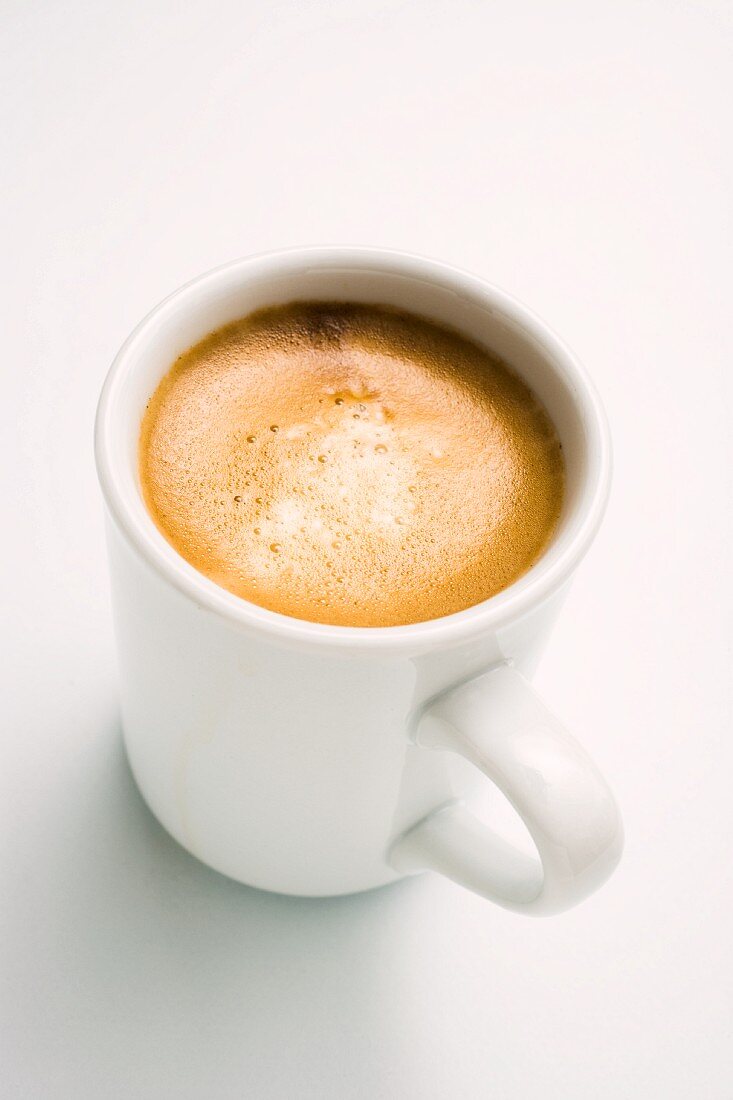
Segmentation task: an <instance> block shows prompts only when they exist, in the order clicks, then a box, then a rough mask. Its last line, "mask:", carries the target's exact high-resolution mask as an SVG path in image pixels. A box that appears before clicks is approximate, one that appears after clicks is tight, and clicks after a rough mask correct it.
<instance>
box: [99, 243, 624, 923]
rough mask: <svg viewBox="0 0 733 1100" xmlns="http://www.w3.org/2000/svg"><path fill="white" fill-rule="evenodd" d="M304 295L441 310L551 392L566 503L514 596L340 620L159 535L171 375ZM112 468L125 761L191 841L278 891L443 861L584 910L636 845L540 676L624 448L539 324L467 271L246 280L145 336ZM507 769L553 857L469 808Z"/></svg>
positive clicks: (269, 264) (380, 257)
mask: <svg viewBox="0 0 733 1100" xmlns="http://www.w3.org/2000/svg"><path fill="white" fill-rule="evenodd" d="M296 299H311V300H313V299H322V300H330V301H334V300H344V301H360V302H367V303H380V304H384V305H390V306H395V307H398V308H402V309H406V310H410V311H413V312H415V313H419V314H422V315H424V316H427V317H429V318H432V319H434V320H436V321H438V322H441V323H443V324H447V325H449V326H452V327H453V328H456V329H458V330H459V331H461V332H462V333H464V334H465V335H466V336H468V337H470V338H471V339H473V340H475V341H476V342H478V343H479V344H483V345H485V346H486V347H488V348H490V349H491V350H492V351H494V352H495V353H497V354H498V355H500V356H501V357H502V358H503V359H504V360H505V361H506V362H508V363H509V364H510V365H511V367H512V368H513V369H514V370H515V371H517V373H519V374H520V375H521V376H522V377H523V378H524V379H525V381H526V382H527V383H528V384H529V385H530V387H531V388H532V389H533V390H534V392H535V393H536V394H537V395H538V396H539V398H540V399H541V401H542V402H543V403H544V405H545V407H546V408H547V409H548V411H549V413H550V415H551V417H552V419H553V421H554V423H555V425H556V427H557V430H558V433H559V435H560V439H561V442H562V446H563V451H564V455H565V461H566V478H567V481H566V499H565V504H564V510H563V514H562V516H561V520H560V524H559V527H558V530H557V532H556V535H555V537H554V539H553V541H552V543H551V545H550V547H549V548H548V549H547V551H546V552H545V553H544V554H543V556H542V557H541V558H540V560H539V561H538V562H537V563H536V564H535V565H534V566H533V568H532V569H531V570H529V572H528V573H526V574H525V575H524V576H523V577H521V578H520V579H519V580H518V581H517V582H515V583H514V584H512V585H511V586H510V587H508V588H507V589H505V590H504V591H503V592H500V593H499V594H498V595H496V596H493V597H492V598H491V599H489V600H486V601H485V602H483V603H480V604H477V605H475V606H473V607H470V608H468V609H466V610H465V611H461V612H458V613H456V614H453V615H448V616H445V617H444V618H440V619H434V620H431V621H428V622H422V623H415V624H412V625H408V626H397V627H376V628H373V627H342V626H328V625H324V624H319V623H311V622H305V621H303V620H299V619H294V618H290V617H288V616H284V615H280V614H277V613H276V612H272V611H268V610H266V609H264V608H261V607H258V606H256V605H255V604H251V603H249V602H247V601H246V600H243V599H241V598H239V597H237V596H235V595H233V594H231V593H229V592H227V591H226V590H224V589H223V588H220V587H219V586H217V585H216V584H214V583H213V582H212V581H210V580H208V579H207V578H206V577H204V576H203V575H202V574H200V573H198V572H197V571H196V570H195V569H194V568H193V567H192V566H190V565H189V564H188V563H187V562H186V561H184V560H183V559H182V558H181V557H180V556H179V555H178V554H177V553H176V551H175V550H174V549H173V547H172V546H171V545H170V544H169V543H168V542H167V541H166V540H165V538H164V537H163V536H162V534H161V533H160V532H159V531H158V530H157V528H156V526H155V524H154V523H153V521H152V519H151V517H150V516H149V514H148V512H147V510H146V508H145V505H144V503H143V499H142V495H141V491H140V485H139V480H138V471H137V446H138V436H139V430H140V422H141V418H142V415H143V411H144V409H145V406H146V403H147V402H148V400H149V398H150V396H151V394H152V393H153V391H154V390H155V388H156V386H157V384H158V382H159V381H160V379H161V378H162V377H163V375H164V374H165V373H166V372H167V370H168V369H169V367H170V365H171V364H172V363H173V361H174V360H175V359H176V358H177V357H178V356H179V355H180V354H181V353H182V352H184V351H185V350H186V349H187V348H189V347H190V346H191V345H192V344H194V343H196V342H197V341H198V340H200V339H201V338H202V337H204V336H205V335H206V334H207V333H209V332H211V331H212V330H213V329H216V328H218V327H220V326H222V325H224V324H226V323H227V322H229V321H233V320H235V319H237V318H239V317H242V316H244V315H246V314H247V313H250V312H251V311H253V310H255V309H260V308H262V307H264V306H271V305H277V304H281V303H285V302H289V301H293V300H296ZM96 458H97V469H98V474H99V480H100V484H101V487H102V492H103V495H104V500H105V503H106V511H107V531H108V547H109V559H110V573H111V583H112V595H113V607H114V618H115V628H116V635H117V643H118V651H119V666H120V692H121V701H122V718H123V727H124V734H125V744H126V747H127V753H128V756H129V760H130V764H131V767H132V770H133V773H134V775H135V778H136V781H137V783H138V786H139V787H140V790H141V792H142V794H143V797H144V798H145V800H146V801H147V803H148V805H149V806H150V808H151V810H152V811H153V813H154V814H155V815H156V817H157V818H158V819H159V820H160V821H161V823H162V824H163V825H164V826H165V828H166V829H168V831H169V832H170V833H171V834H172V835H173V836H174V837H175V838H176V839H177V840H178V841H179V842H180V843H181V844H182V845H184V847H186V848H187V849H188V850H189V851H191V852H192V853H193V854H194V855H196V856H197V857H198V858H199V859H201V860H203V861H204V862H205V863H207V864H209V865H210V866H212V867H214V868H216V869H217V870H219V871H221V872H223V873H224V874H226V875H230V876H231V877H233V878H235V879H238V880H240V881H242V882H246V883H248V884H250V885H253V886H258V887H261V888H263V889H267V890H274V891H279V892H283V893H290V894H301V895H308V896H314V895H328V894H343V893H351V892H353V891H357V890H365V889H369V888H371V887H374V886H379V885H382V884H384V883H387V882H390V881H393V880H394V879H397V878H399V877H400V876H402V875H404V874H410V873H414V872H418V871H422V870H427V869H432V870H433V871H437V872H439V873H441V874H443V875H446V876H447V877H449V878H451V879H453V880H455V881H456V882H459V883H461V884H462V885H464V886H466V887H468V888H469V889H471V890H474V891H476V892H477V893H479V894H482V895H483V896H484V897H487V898H490V899H491V900H493V901H495V902H497V903H498V904H499V905H502V906H504V907H505V908H508V909H514V910H517V911H521V912H526V913H533V914H544V913H553V912H558V911H561V910H563V909H567V908H568V907H570V906H572V905H574V904H575V903H577V902H578V901H580V900H581V899H582V898H583V897H585V896H586V895H588V894H589V893H591V892H592V891H593V890H595V889H596V888H597V887H598V886H599V885H600V884H601V883H602V882H603V881H604V880H605V879H606V878H607V877H608V875H609V874H610V873H611V871H612V870H613V868H614V867H615V865H616V863H617V862H618V860H619V857H620V854H621V848H622V843H623V841H622V828H621V822H620V818H619V815H618V811H617V809H616V805H615V803H614V800H613V797H612V795H611V793H610V791H609V789H608V787H607V785H606V783H605V781H604V780H603V778H602V776H601V775H600V774H599V772H598V770H597V769H596V767H595V765H594V764H593V763H592V762H591V760H590V759H589V758H588V756H587V755H586V753H585V752H584V751H583V750H582V749H581V747H580V746H579V745H578V744H577V743H576V742H575V741H574V740H573V738H572V737H570V735H569V734H568V733H566V732H565V730H564V729H563V727H562V726H561V724H560V723H559V722H558V721H557V719H556V718H554V717H553V716H552V715H551V714H550V713H549V711H548V710H547V708H546V707H545V706H544V704H543V703H542V702H541V700H540V699H539V698H538V697H537V695H536V694H535V692H534V690H533V689H532V687H531V686H530V684H529V682H528V677H529V676H530V675H531V673H532V672H533V670H534V667H535V663H536V661H537V658H538V656H539V652H540V650H541V648H542V646H543V645H544V642H545V639H546V637H547V635H548V632H549V629H550V627H551V625H552V622H553V620H554V618H555V616H556V614H557V612H558V610H559V607H560V604H561V602H562V598H563V595H564V592H565V590H566V588H567V585H568V583H569V581H570V578H571V576H572V574H573V572H574V570H575V568H576V567H577V565H578V563H579V561H580V560H581V558H582V557H583V555H584V553H585V551H586V550H587V549H588V546H589V544H590V542H591V540H592V539H593V536H594V534H595V532H596V530H597V528H598V525H599V523H600V521H601V518H602V515H603V512H604V509H605V503H606V498H607V494H608V485H609V476H610V444H609V438H608V430H607V426H606V422H605V417H604V415H603V411H602V408H601V405H600V402H599V399H598V396H597V394H596V392H595V390H594V388H593V386H592V384H591V383H590V381H589V379H588V377H587V375H586V373H585V371H584V370H583V368H582V367H581V366H580V364H579V363H578V361H577V360H576V358H575V357H574V355H573V354H572V353H571V352H570V351H569V349H568V348H567V347H566V346H565V345H564V344H563V343H562V342H561V341H560V340H559V339H558V338H557V337H556V336H555V335H554V334H553V333H552V332H551V331H550V330H549V329H548V328H547V327H546V326H545V325H544V324H543V323H542V322H541V321H539V320H538V318H537V317H535V316H534V315H533V314H532V313H531V312H530V311H528V310H527V309H525V308H524V307H523V306H522V305H520V304H519V303H518V302H517V301H515V300H514V299H512V298H511V297H509V296H508V295H506V294H504V293H503V292H502V291H500V290H498V289H496V288H495V287H493V286H491V285H489V284H488V283H486V282H484V281H483V280H481V279H478V278H476V277H474V276H471V275H468V274H466V273H464V272H462V271H459V270H457V269H455V268H453V267H450V266H448V265H446V264H442V263H438V262H435V261H432V260H427V259H423V258H421V257H417V256H411V255H406V254H403V253H397V252H390V251H384V250H381V249H371V248H346V247H334V248H302V249H291V250H287V251H284V252H278V253H270V254H266V255H262V256H255V257H252V258H248V259H244V260H240V261H236V262H234V263H231V264H227V265H226V266H224V267H220V268H218V269H216V270H215V271H212V272H209V273H208V274H206V275H202V276H201V277H200V278H197V279H195V280H193V282H190V283H188V284H187V285H186V286H184V287H183V288H181V289H180V290H178V291H176V292H175V293H174V294H172V295H171V296H170V297H169V298H167V299H166V300H165V301H164V302H162V303H161V304H160V305H159V306H158V307H157V308H156V309H154V310H153V312H152V313H150V314H149V316H148V317H147V318H146V319H145V320H144V321H143V322H142V323H141V324H140V325H139V326H138V328H137V329H135V331H134V332H133V333H132V335H131V336H130V337H129V339H128V340H127V342H126V343H125V344H124V346H123V347H122V349H121V350H120V352H119V354H118V356H117V358H116V359H115V362H114V364H113V366H112V368H111V370H110V372H109V375H108V377H107V380H106V382H105V385H104V389H103V392H102V396H101V399H100V403H99V409H98V413H97V423H96ZM480 474H481V471H477V476H480ZM487 777H488V779H489V780H491V781H492V782H493V783H494V784H495V785H496V786H497V787H498V788H500V790H501V791H502V792H503V793H504V795H506V797H507V799H508V800H509V802H510V803H511V804H512V805H513V807H514V809H515V810H516V811H517V813H518V814H519V816H520V818H521V819H522V821H523V822H524V824H525V825H526V828H527V830H528V832H529V834H530V836H531V838H532V841H533V842H534V845H535V847H536V855H535V856H530V855H528V854H526V853H525V852H524V851H522V850H520V849H519V848H518V847H516V846H514V845H512V844H510V843H509V842H508V841H507V840H505V839H504V838H502V836H500V835H499V834H498V833H497V832H496V831H494V830H492V829H490V828H489V827H488V826H487V825H486V824H483V823H482V822H481V820H480V819H479V817H477V816H476V815H475V814H474V813H473V812H472V807H474V805H475V804H477V802H478V799H479V797H480V796H481V794H482V793H485V786H486V778H487Z"/></svg>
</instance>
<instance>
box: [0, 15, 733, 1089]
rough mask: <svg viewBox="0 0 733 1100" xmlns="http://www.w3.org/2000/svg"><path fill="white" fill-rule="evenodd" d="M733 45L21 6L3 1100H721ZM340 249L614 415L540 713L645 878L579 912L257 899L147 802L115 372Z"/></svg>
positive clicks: (730, 790)
mask: <svg viewBox="0 0 733 1100" xmlns="http://www.w3.org/2000/svg"><path fill="white" fill-rule="evenodd" d="M730 13H731V9H730V6H729V5H728V4H726V3H725V2H720V3H714V2H697V3H695V2H692V0H688V2H682V0H677V2H674V0H667V2H664V3H662V2H658V3H655V2H652V0H647V2H637V3H629V2H623V0H622V2H618V0H617V2H615V3H613V4H611V3H608V4H605V3H600V2H590V3H589V2H585V3H581V2H577V3H571V2H556V3H539V2H537V3H532V2H528V0H521V2H519V3H517V2H512V3H509V2H506V3H492V2H468V0H453V2H449V0H443V2H433V3H427V2H422V3H420V2H417V0H410V2H408V0H405V2H400V3H386V2H384V0H369V2H366V0H344V2H342V3H328V2H326V0H323V2H321V3H316V2H310V0H309V2H306V0H299V2H292V3H284V2H269V3H265V2H258V3H252V2H247V0H237V2H234V0H233V2H229V3H228V2H220V0H210V2H208V3H194V2H185V3H184V2H181V0H176V2H172V0H171V2H164V0H155V2H153V3H151V2H150V0H127V2H125V3H122V2H120V3H112V2H111V0H106V2H104V0H97V2H94V3H92V2H88V3H84V2H81V0H68V2H60V0H59V2H52V0H46V2H44V3H39V2H38V0H35V2H33V0H17V2H3V3H1V4H0V21H1V28H0V29H1V39H2V46H1V49H2V56H1V57H0V72H1V73H2V77H1V78H0V79H1V82H2V85H1V87H0V112H1V114H2V118H1V119H0V123H1V125H0V133H1V134H2V142H3V144H4V145H5V147H6V149H5V156H4V157H3V160H4V166H5V177H4V178H5V183H4V198H3V201H2V207H1V209H0V219H2V223H3V227H4V235H3V240H4V244H3V249H2V265H1V267H0V279H1V281H2V290H1V293H0V302H1V303H2V306H3V307H4V308H5V309H6V311H7V313H6V320H5V323H4V326H3V336H2V344H1V345H0V347H1V352H2V386H1V388H0V395H1V402H0V409H1V411H2V420H3V428H2V434H1V436H0V446H1V447H2V461H1V463H0V468H1V469H2V477H3V489H2V498H1V501H2V503H1V505H0V516H2V524H3V534H2V537H1V540H0V545H1V546H2V553H3V568H2V574H1V575H2V585H3V594H2V604H1V606H2V630H3V644H4V645H7V652H6V653H5V654H4V657H3V660H2V664H1V665H0V667H1V668H2V677H3V680H4V681H5V685H4V693H3V700H4V701H3V706H2V728H1V729H0V738H1V740H2V747H3V752H4V756H5V762H4V765H3V775H4V780H3V786H4V794H3V801H2V805H3V827H2V843H3V847H4V861H3V862H4V866H5V867H7V868H8V874H7V875H6V883H5V886H4V887H3V898H2V920H3V951H4V953H5V956H6V957H5V960H4V966H3V973H4V977H5V984H4V986H3V994H2V1007H3V1010H4V1029H3V1046H4V1048H5V1050H4V1056H3V1058H2V1065H3V1068H2V1069H1V1070H0V1074H2V1084H1V1085H0V1092H2V1095H3V1097H4V1098H6V1097H7V1098H8V1100H11V1098H12V1100H16V1098H17V1100H46V1098H50V1100H56V1098H64V1100H65V1098H73V1100H87V1098H91V1100H97V1098H102V1097H104V1098H105V1100H107V1098H110V1100H117V1098H125V1100H127V1098H134V1100H138V1098H140V1100H147V1098H155V1100H157V1098H162V1100H167V1098H168V1097H171V1098H172V1097H175V1098H177V1100H178V1098H181V1100H188V1098H196V1100H198V1098H205V1100H219V1098H229V1097H231V1098H239V1097H244V1096H246V1097H254V1098H264V1100H269V1098H278V1100H279V1098H285V1100H291V1098H295V1100H300V1098H305V1100H310V1098H313V1100H316V1098H317V1100H323V1098H326V1100H331V1098H335V1100H350V1098H359V1100H362V1098H363V1100H374V1098H379V1100H381V1098H389V1100H392V1098H395V1100H405V1098H407V1100H412V1098H415V1100H433V1098H436V1100H437V1098H441V1100H442V1098H444V1097H446V1098H452V1097H456V1098H461V1100H464V1098H470V1100H473V1098H481V1100H484V1098H487V1097H488V1098H492V1100H494V1098H497V1100H504V1098H508V1100H514V1098H518V1100H519V1098H521V1100H535V1098H537V1100H586V1098H588V1097H592V1098H593V1100H606V1098H608V1100H611V1098H612V1100H620V1098H628V1097H631V1098H639V1100H657V1098H659V1100H677V1098H680V1100H688V1098H692V1097H694V1098H695V1100H727V1098H730V1097H731V1096H733V1042H732V1040H733V965H732V961H733V960H732V959H731V955H732V952H731V943H732V938H733V937H732V936H731V932H730V920H731V909H732V906H731V902H732V901H733V889H732V887H731V873H732V866H733V847H732V843H731V836H732V833H733V813H732V811H731V805H732V804H733V739H732V738H731V717H732V714H731V703H730V687H729V685H730V658H731V653H730V642H731V626H730V622H731V598H730V597H731V593H730V587H729V579H728V576H729V572H728V571H729V555H728V543H729V541H730V526H731V514H730V491H729V490H730V485H729V483H727V482H726V469H725V468H726V463H728V464H729V463H730V459H731V453H730V448H729V446H728V443H727V436H728V433H729V430H730V422H731V411H732V410H731V403H730V390H729V389H728V392H727V394H726V388H727V387H728V380H729V377H730V373H731V369H732V367H731V352H732V350H733V349H732V348H731V341H730V330H731V304H730V292H731V286H730V266H731V265H730V259H731V253H730V246H731V243H732V234H731V225H730V203H731V189H732V187H733V179H732V175H733V173H732V172H731V168H732V167H733V156H732V150H731V140H730V124H731V110H730V101H731V96H732V94H733V82H732V81H731V79H730V75H729V74H730V70H731V22H730V18H729V17H730ZM334 242H335V243H354V244H358V243H363V244H375V245H384V246H391V247H396V248H403V249H408V250H412V251H417V252H421V253H425V254H428V255H432V256H436V257H439V258H442V259H445V260H448V261H451V262H453V263H456V264H459V265H461V266H463V267H466V268H468V269H470V270H473V271H475V272H477V273H479V274H481V275H484V276H486V277H488V278H489V279H491V280H492V281H494V282H496V283H498V284H499V285H501V286H503V287H504V288H505V289H507V290H509V291H510V292H512V293H514V294H515V295H517V296H518V297H519V298H521V299H523V300H524V301H526V302H527V303H528V304H529V305H530V306H532V307H533V308H534V309H536V310H537V312H538V313H539V314H540V315H541V316H543V317H544V318H545V319H546V320H548V321H549V322H550V324H551V325H552V326H553V327H555V328H556V329H557V330H558V331H559V332H560V333H561V334H562V335H563V336H564V337H565V338H566V339H567V340H568V341H569V343H570V344H571V345H572V346H573V347H574V348H575V350H576V351H577V352H578V353H579V354H580V356H581V358H582V359H583V360H584V361H585V362H586V364H587V365H588V367H589V369H590V371H591V373H592V374H593V376H594V377H595V379H596V381H597V383H598V386H599V388H600V390H601V393H602V395H603V397H604V399H605V401H606V403H607V406H608V410H609V415H610V420H611V424H612V429H613V434H614V442H615V451H616V474H615V484H614V490H613V496H612V501H611V506H610V509H609V513H608V517H607V521H606V523H605V525H604V527H603V529H602V532H601V534H600V536H599V538H598V540H597V542H596V544H595V545H594V547H593V549H592V550H591V553H590V554H589V556H588V558H587V559H586V561H585V563H584V565H583V566H582V568H581V570H580V573H579V575H578V578H577V581H576V584H575V587H574V589H573V591H572V592H571V595H570V598H569V600H568V602H567V605H566V608H565V613H564V616H563V618H562V620H561V622H560V624H559V626H558V628H557V630H556V632H555V634H554V636H553V638H552V640H551V643H550V646H549V649H548V651H547V654H546V657H545V659H544V662H543V664H542V666H541V668H540V671H539V674H538V678H537V682H538V684H539V686H540V689H541V690H542V691H543V692H544V694H545V696H546V697H547V699H548V701H549V702H550V704H551V705H552V707H553V709H555V710H556V711H557V712H558V713H560V714H561V715H563V716H564V717H565V718H566V719H567V721H568V723H569V724H570V726H571V727H572V728H573V729H575V730H576V731H577V733H578V735H579V736H580V737H581V739H582V740H583V741H584V743H585V744H586V746H587V747H588V748H589V750H590V751H591V753H592V754H593V755H594V756H595V758H596V760H597V761H598V763H599V764H600V766H601V768H602V769H603V771H604V772H605V773H606V774H607V776H608V778H609V781H610V782H611V784H612V786H613V787H614V789H615V791H616V793H617V795H618V798H619V801H620V803H621V806H622V809H623V812H624V816H625V820H626V828H627V850H626V854H625V857H624V860H623V863H622V865H621V867H620V868H619V870H618V872H617V874H616V876H615V877H614V879H613V880H612V881H611V882H610V883H609V884H608V885H607V886H606V887H605V888H604V889H603V890H602V891H601V892H600V893H599V894H597V895H596V896H594V897H593V898H592V899H591V900H590V901H588V902H587V903H586V904H584V905H583V906H582V907H581V908H579V909H577V910H575V911H573V912H572V913H569V914H567V915H565V916H562V917H557V918H554V919H550V920H546V921H532V920H529V919H526V918H521V917H518V916H515V915H512V914H508V913H505V912H503V911H501V910H499V909H497V908H493V907H492V906H491V905H489V904H488V903H485V902H483V901H481V900H480V899H478V898H477V897H474V896H472V895H470V894H468V893H466V892H464V891H462V890H460V889H459V888H458V887H455V886H453V885H451V884H450V883H447V882H443V881H440V880H438V879H437V878H435V879H432V878H428V877H423V878H420V879H414V880H411V881H408V882H405V883H402V884H399V885H397V886H396V887H393V888H390V889H388V890H383V891H378V892H376V893H372V894H368V895H364V896H361V897H359V896H357V897H352V898H348V899H341V900H332V901H297V900H289V899H285V898H280V897H277V896H274V895H267V894H262V893H258V892H256V891H254V890H250V889H247V888H245V887H241V886H238V885H236V884H234V883H232V882H230V881H227V880H225V879H224V878H222V877H220V876H218V875H217V874H215V873H213V872H210V871H208V870H206V869H205V868H204V867H202V866H201V865H199V864H198V863H196V862H195V861H194V860H193V859H192V858H191V857H189V856H188V855H186V854H185V853H184V852H183V851H182V850H181V849H180V848H178V847H177V846H176V844H175V843H174V842H173V841H172V840H170V839H169V838H168V837H167V836H166V835H165V834H164V833H163V832H162V830H161V829H160V828H159V827H158V825H157V824H156V823H155V822H154V820H153V819H152V818H151V816H150V815H149V814H148V812H147V811H146V809H145V808H144V807H143V805H142V803H141V801H140V799H139V797H138V795H137V793H136V791H135V789H134V787H133V784H132V782H131V779H130V776H129V774H128V771H127V768H126V765H125V761H124V757H123V752H122V747H121V741H120V730H119V721H118V712H117V702H116V690H115V668H114V649H113V643H112V636H111V623H110V613H109V607H108V596H107V585H106V569H105V557H104V544H103V531H102V522H101V520H102V517H101V505H100V501H99V496H98V492H97V487H96V482H95V475H94V470H93V464H92V448H91V442H92V421H93V414H94V407H95V403H96V398H97V394H98V391H99V388H100V385H101V382H102V379H103V376H104V374H105V371H106V370H107V367H108V365H109V363H110V360H111V359H112V357H113V355H114V353H115V351H116V350H117V348H118V346H119V344H120V343H121V342H122V340H123V338H124V337H125V336H126V334H127V333H128V331H129V330H130V328H131V327H132V326H133V325H134V324H135V323H136V322H137V321H138V320H139V318H140V317H141V316H142V315H143V314H144V313H146V312H147V311H148V310H149V309H150V308H151V307H152V306H153V305H154V304H155V303H156V302H157V301H158V300H159V299H160V298H161V297H162V296H164V295H165V294H167V293H168V292H169V291H170V290H172V289H174V288H175V287H176V286H178V285H179V284H180V283H182V282H184V281H185V280H187V279H189V278H191V277H192V276H194V275H196V274H197V273H199V272H200V271H202V270H205V269H207V268H209V267H212V266H214V265H216V264H218V263H221V262H223V261H225V260H228V259H231V258H233V257H236V256H239V255H243V254H246V253H251V252H257V251H260V250H263V249H268V248H274V247H281V246H286V245H292V244H305V243H334ZM355 705H358V701H355Z"/></svg>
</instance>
